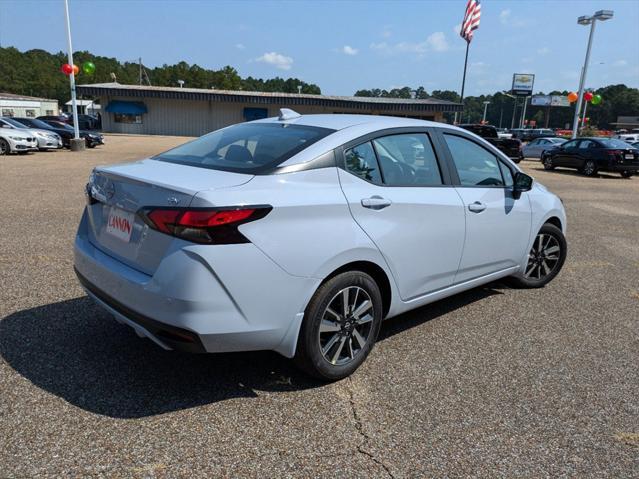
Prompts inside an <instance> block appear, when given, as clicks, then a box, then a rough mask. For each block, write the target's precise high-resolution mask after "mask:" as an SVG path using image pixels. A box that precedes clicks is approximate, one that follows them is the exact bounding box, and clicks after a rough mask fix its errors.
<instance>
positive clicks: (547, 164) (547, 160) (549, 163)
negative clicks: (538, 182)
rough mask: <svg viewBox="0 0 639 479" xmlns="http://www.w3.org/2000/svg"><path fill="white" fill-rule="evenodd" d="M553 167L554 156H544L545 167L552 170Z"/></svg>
mask: <svg viewBox="0 0 639 479" xmlns="http://www.w3.org/2000/svg"><path fill="white" fill-rule="evenodd" d="M552 167H553V165H552V158H551V157H550V156H547V157H545V158H544V168H545V169H547V170H551V169H552Z"/></svg>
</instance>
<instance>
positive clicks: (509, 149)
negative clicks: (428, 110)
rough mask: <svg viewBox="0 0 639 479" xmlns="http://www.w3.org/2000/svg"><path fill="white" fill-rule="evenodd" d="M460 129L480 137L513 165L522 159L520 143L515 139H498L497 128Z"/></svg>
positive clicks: (486, 126) (471, 127) (480, 126)
mask: <svg viewBox="0 0 639 479" xmlns="http://www.w3.org/2000/svg"><path fill="white" fill-rule="evenodd" d="M459 126H460V127H461V128H463V129H465V130H468V131H472V132H473V133H474V134H475V135H478V136H481V137H482V138H483V139H484V140H486V141H487V142H489V143H490V144H491V145H494V146H495V147H497V148H498V149H499V151H501V152H503V153H504V154H505V155H506V156H507V157H508V158H510V159H511V160H513V161H514V162H515V163H519V162H520V161H521V160H522V158H523V155H522V152H521V141H520V140H518V139H515V138H500V137H499V135H498V134H497V128H495V127H494V126H490V125H479V124H463V125H459Z"/></svg>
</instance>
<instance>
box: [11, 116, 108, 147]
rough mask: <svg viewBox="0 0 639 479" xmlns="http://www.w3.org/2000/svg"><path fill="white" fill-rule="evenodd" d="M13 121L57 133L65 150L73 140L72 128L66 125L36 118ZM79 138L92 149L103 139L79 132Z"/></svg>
mask: <svg viewBox="0 0 639 479" xmlns="http://www.w3.org/2000/svg"><path fill="white" fill-rule="evenodd" d="M13 120H15V121H17V122H18V123H21V124H23V125H24V126H26V127H29V128H41V129H43V130H50V131H53V132H55V133H57V134H58V135H60V137H61V138H62V144H63V146H65V147H66V148H68V147H69V145H70V142H71V138H73V135H74V132H73V127H72V126H69V125H67V124H66V123H60V122H54V121H52V120H46V121H43V120H38V119H37V118H22V117H14V118H13ZM80 137H81V138H84V140H85V141H86V144H87V146H88V147H89V148H93V147H95V146H96V145H100V144H102V143H104V138H103V137H102V135H101V134H99V133H93V132H90V131H84V130H80Z"/></svg>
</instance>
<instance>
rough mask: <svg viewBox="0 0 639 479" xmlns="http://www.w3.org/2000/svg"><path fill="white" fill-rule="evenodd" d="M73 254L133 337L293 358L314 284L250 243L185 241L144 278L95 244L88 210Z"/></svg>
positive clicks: (92, 289) (194, 348) (84, 277)
mask: <svg viewBox="0 0 639 479" xmlns="http://www.w3.org/2000/svg"><path fill="white" fill-rule="evenodd" d="M74 253H75V261H74V266H75V269H76V273H77V274H78V278H79V279H80V282H81V284H82V286H83V287H84V288H85V290H86V291H87V292H88V293H89V295H90V296H92V297H93V298H94V299H96V300H97V302H98V304H100V305H101V306H102V307H104V308H105V309H107V310H108V311H110V312H111V313H112V314H114V315H115V316H116V318H117V319H119V320H120V321H121V322H124V323H126V324H128V325H129V326H132V327H133V328H134V329H136V331H137V332H138V334H140V335H142V336H147V337H149V338H151V339H152V340H153V341H155V342H156V343H158V344H160V345H161V346H163V347H166V348H169V349H179V350H184V351H190V352H229V351H248V350H262V349H272V350H275V351H278V352H280V353H281V354H283V355H285V356H292V355H293V354H294V351H295V343H296V340H297V331H298V328H299V324H300V322H301V318H302V315H303V311H304V308H305V306H306V304H307V302H308V300H309V299H310V296H311V295H312V293H313V292H314V291H315V289H316V287H317V286H318V285H319V280H317V279H314V278H303V277H298V276H293V275H290V274H288V273H286V272H285V271H284V270H283V269H281V268H280V267H279V266H278V265H276V264H275V263H274V262H273V261H272V260H271V259H270V258H268V257H267V256H266V255H264V254H263V253H262V252H261V251H260V250H259V249H258V248H257V247H255V246H254V245H252V244H241V245H221V246H217V245H216V246H205V245H193V244H188V243H186V242H185V246H184V247H183V248H180V249H177V250H176V251H174V252H172V253H170V254H168V255H167V256H166V257H164V258H163V260H162V262H161V263H160V264H159V266H158V268H157V269H156V271H155V272H154V273H153V274H152V275H147V274H144V273H142V272H140V271H138V270H136V269H134V268H131V267H129V266H127V265H125V264H124V263H122V262H121V261H119V260H117V259H116V258H114V257H112V256H110V255H108V254H106V253H105V252H103V251H102V250H100V249H98V248H96V247H95V246H94V245H93V244H92V243H91V242H90V241H89V239H88V235H87V218H86V214H85V215H83V219H82V221H81V224H80V228H79V230H78V234H77V236H76V240H75V248H74Z"/></svg>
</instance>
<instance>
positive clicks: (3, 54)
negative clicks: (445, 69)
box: [0, 47, 639, 128]
mask: <svg viewBox="0 0 639 479" xmlns="http://www.w3.org/2000/svg"><path fill="white" fill-rule="evenodd" d="M73 56H74V60H75V63H76V64H77V65H78V66H80V65H82V63H84V62H86V61H92V62H93V63H94V64H95V66H96V70H95V73H94V74H92V75H86V74H85V73H82V72H81V73H80V75H79V76H78V78H77V83H79V84H83V83H108V82H112V81H113V79H112V76H111V74H112V73H113V74H114V75H115V77H116V79H117V81H118V82H119V83H122V84H138V83H139V79H140V70H139V65H138V63H137V62H129V61H125V62H121V61H119V60H118V59H116V58H109V57H102V56H96V55H93V54H91V53H90V52H86V51H80V52H75V53H74V54H73ZM66 61H67V57H66V55H65V54H64V53H63V52H58V53H49V52H47V51H45V50H28V51H25V52H21V51H20V50H18V49H16V48H13V47H8V48H0V92H9V93H17V94H22V95H29V96H39V97H45V98H55V99H57V100H58V101H59V102H60V104H64V103H66V102H67V101H68V100H69V83H68V81H67V78H66V76H65V75H64V74H63V73H61V72H60V67H61V66H62V65H63V64H64V63H66ZM144 69H145V71H146V74H147V75H148V79H149V80H150V82H151V84H152V85H154V86H178V83H177V82H178V80H183V81H184V86H185V87H187V88H189V87H190V88H216V89H220V90H245V91H264V92H282V93H297V92H298V86H301V87H302V93H308V94H314V95H319V94H321V93H322V92H321V89H320V87H319V86H318V85H316V84H314V83H306V82H304V81H302V80H299V79H297V78H286V79H284V78H280V77H276V78H271V79H267V80H264V79H261V78H253V77H250V76H249V77H247V78H242V77H241V76H240V75H239V74H238V72H237V70H236V69H235V68H233V67H232V66H225V67H224V68H222V69H220V70H209V69H206V68H202V67H200V66H199V65H196V64H193V65H189V64H188V63H186V62H179V63H177V64H175V65H162V66H161V67H154V68H148V67H146V66H145V67H144ZM145 82H146V77H145ZM537 93H539V94H543V92H537ZM593 93H596V94H599V95H601V96H602V98H603V101H602V102H601V104H599V105H596V106H595V105H590V104H589V105H588V111H587V116H588V117H589V118H590V125H592V126H598V127H600V128H611V127H612V125H611V123H612V122H615V121H617V117H618V116H634V115H639V89H637V88H629V87H627V86H626V85H609V86H606V87H603V88H598V89H596V90H594V91H593ZM546 94H549V95H566V94H568V91H552V92H546ZM355 96H363V97H381V98H384V97H385V98H419V99H426V98H435V99H440V100H449V101H454V102H459V100H460V97H459V94H458V93H457V92H455V91H451V90H434V91H432V92H430V93H428V92H427V91H426V90H425V89H424V87H421V86H420V87H418V88H416V89H412V88H410V87H403V88H394V89H391V90H382V89H378V88H374V89H370V90H358V91H357V92H355ZM484 101H489V102H490V104H489V105H488V110H487V115H486V119H487V121H488V123H490V124H492V125H495V126H502V127H505V128H508V127H510V125H511V122H512V118H513V105H514V102H513V99H512V98H510V97H509V96H507V95H505V94H504V93H503V92H496V93H494V94H492V95H480V96H469V97H466V98H464V114H463V116H462V118H461V121H462V122H468V123H475V122H479V121H481V119H482V115H483V110H484V105H483V102H484ZM520 104H521V101H520ZM548 114H549V118H548V120H549V121H548V125H549V126H550V127H554V128H563V127H564V126H565V125H566V124H567V123H571V122H572V116H573V114H574V105H573V106H571V107H564V108H560V107H553V108H551V109H550V110H549V109H548V108H547V107H539V106H531V105H528V107H527V109H526V118H527V119H528V120H534V121H535V122H536V124H537V126H538V127H542V126H545V124H546V119H547V117H546V115H548ZM520 115H521V107H519V108H517V110H516V112H515V127H517V126H518V121H519V117H520ZM445 116H446V120H447V121H449V122H451V121H452V114H446V115H445Z"/></svg>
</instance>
